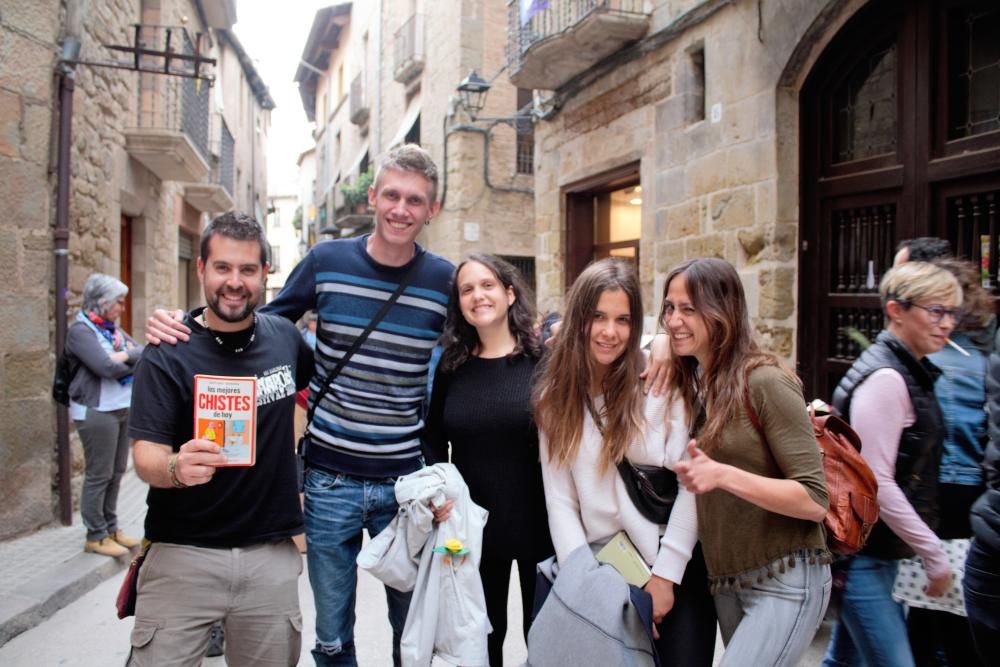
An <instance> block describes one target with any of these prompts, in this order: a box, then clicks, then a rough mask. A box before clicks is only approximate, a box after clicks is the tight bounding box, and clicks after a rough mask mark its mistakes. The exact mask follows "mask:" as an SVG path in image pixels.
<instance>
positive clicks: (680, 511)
mask: <svg viewBox="0 0 1000 667" xmlns="http://www.w3.org/2000/svg"><path fill="white" fill-rule="evenodd" d="M641 333H642V299H641V295H640V292H639V281H638V277H637V275H636V273H635V268H634V267H633V265H632V264H631V263H629V262H627V261H624V260H618V259H605V260H601V261H598V262H595V263H594V264H591V265H590V266H589V267H587V269H585V270H584V271H583V273H581V274H580V276H579V277H578V278H577V280H576V281H575V282H574V284H573V287H572V289H571V290H570V293H569V297H568V300H567V304H566V317H565V319H564V320H563V325H562V328H561V330H560V335H559V336H558V337H557V338H556V340H555V344H554V346H553V349H552V351H551V354H550V355H549V356H548V359H547V360H546V361H545V368H544V370H543V373H542V376H541V378H540V381H539V383H538V385H537V387H536V406H535V419H536V421H537V422H538V426H539V449H540V454H541V462H542V479H543V482H544V486H545V502H546V506H547V508H548V514H549V529H550V532H551V534H552V542H553V545H554V546H555V550H556V558H557V559H565V558H566V557H567V556H568V555H569V554H570V553H571V552H572V551H573V550H575V549H576V548H578V547H580V546H582V545H585V544H599V543H602V542H606V541H607V540H608V539H609V538H611V537H612V536H613V535H614V534H615V533H617V532H618V531H621V530H624V531H625V533H626V534H627V535H628V537H629V538H630V539H631V540H632V542H633V543H634V544H635V546H636V548H637V549H638V551H639V553H640V554H641V555H642V557H643V559H644V560H645V561H646V563H647V564H648V565H649V566H650V568H651V570H652V573H653V576H652V578H651V579H650V580H649V583H647V584H646V586H645V590H646V591H647V592H648V593H649V594H650V595H651V596H652V599H653V619H654V627H653V636H654V638H656V640H657V641H656V649H657V652H658V653H659V655H660V659H661V661H662V663H663V664H664V665H674V664H676V665H692V666H699V665H711V664H712V654H713V651H714V646H715V629H716V623H715V610H714V607H713V604H712V599H711V596H710V595H709V592H708V585H707V575H706V571H705V564H704V559H703V558H702V556H701V551H700V549H698V548H696V542H697V539H698V523H697V517H696V513H695V504H694V498H693V497H692V496H691V495H690V494H689V493H688V492H687V491H686V490H685V489H684V488H683V487H681V488H680V489H679V493H678V496H677V499H676V502H675V504H674V507H673V510H672V512H671V515H670V520H669V523H668V524H667V525H666V526H660V525H657V524H655V523H653V522H651V521H649V520H648V519H646V518H645V517H644V516H643V515H642V514H641V513H640V512H639V510H638V509H637V508H636V507H635V504H634V503H633V502H632V500H631V498H630V497H629V495H628V492H627V491H626V488H625V484H624V482H623V481H622V479H621V475H620V474H619V472H618V469H617V464H618V463H619V462H620V461H621V460H622V459H623V458H625V457H627V458H628V460H629V461H630V462H632V463H634V464H643V465H655V466H665V467H667V468H671V469H672V468H673V466H674V464H675V463H676V462H678V461H679V460H681V459H682V458H683V457H685V456H686V446H687V442H688V430H687V427H686V425H685V424H686V422H685V416H684V412H683V408H682V407H681V404H680V402H679V401H678V402H677V403H675V404H673V405H671V404H668V403H667V399H666V397H664V396H661V397H654V396H653V395H652V394H650V395H648V396H646V395H644V394H643V393H642V387H641V381H640V379H639V374H640V372H641V371H642V369H643V366H644V364H645V361H644V359H643V354H642V351H641V350H640V348H639V339H640V336H641Z"/></svg>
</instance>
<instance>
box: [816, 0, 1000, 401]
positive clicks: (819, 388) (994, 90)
mask: <svg viewBox="0 0 1000 667" xmlns="http://www.w3.org/2000/svg"><path fill="white" fill-rule="evenodd" d="M800 113H801V123H800V127H801V132H802V134H801V142H800V145H801V146H802V169H801V174H802V189H801V195H802V196H801V207H800V211H801V229H800V247H799V267H800V282H799V323H798V324H799V334H798V336H799V339H798V351H799V354H798V358H799V372H800V374H801V376H802V379H803V381H804V382H805V385H806V387H805V390H806V394H807V396H809V397H812V396H818V397H821V398H825V399H829V398H830V395H831V394H832V392H833V388H834V387H835V386H836V384H837V382H838V381H839V380H840V378H841V377H842V376H843V374H844V372H845V371H846V370H847V368H848V367H849V366H850V364H851V362H852V361H853V360H854V358H855V357H856V356H857V354H858V352H859V350H860V347H859V345H858V343H857V342H856V341H857V334H858V333H860V334H861V335H864V336H865V337H867V338H868V339H869V340H871V339H873V338H874V337H875V335H876V334H877V333H878V332H879V331H880V330H881V328H882V315H881V309H880V305H879V298H878V284H879V280H880V279H881V278H882V275H883V273H884V272H885V271H886V270H887V269H888V268H889V267H891V265H892V258H893V254H894V250H895V247H896V244H897V243H898V242H899V241H900V240H902V239H908V238H914V237H918V236H940V237H943V238H947V239H949V240H950V241H951V242H952V245H953V247H954V248H955V250H956V252H957V253H958V254H960V255H962V256H964V257H966V258H968V259H970V260H972V261H975V262H977V263H982V265H983V267H984V268H983V281H984V285H988V286H990V288H991V289H992V290H993V291H994V293H996V294H998V295H1000V290H998V288H997V285H998V282H1000V281H998V276H997V268H998V261H997V260H998V256H1000V247H998V231H1000V229H998V225H1000V216H998V211H997V209H998V204H1000V5H998V4H997V2H996V1H995V0H975V1H970V0H965V1H960V0H951V1H948V0H919V1H917V0H914V1H913V2H896V1H895V0H878V1H875V2H872V3H870V4H869V5H867V6H866V7H865V8H863V9H862V10H861V11H859V12H858V14H857V15H855V16H854V17H853V18H852V19H851V20H850V21H849V22H848V23H847V24H846V25H845V26H844V27H843V28H842V29H841V31H840V32H839V33H838V35H837V36H836V37H835V38H834V39H833V40H832V41H831V43H830V44H829V46H828V47H827V48H826V50H825V51H824V53H823V55H822V56H821V58H820V59H819V61H818V62H817V64H816V65H815V67H814V68H813V70H812V72H811V73H810V75H809V78H808V79H807V81H806V84H805V86H804V87H803V90H802V95H801V103H800ZM852 331H853V332H854V334H853V337H852Z"/></svg>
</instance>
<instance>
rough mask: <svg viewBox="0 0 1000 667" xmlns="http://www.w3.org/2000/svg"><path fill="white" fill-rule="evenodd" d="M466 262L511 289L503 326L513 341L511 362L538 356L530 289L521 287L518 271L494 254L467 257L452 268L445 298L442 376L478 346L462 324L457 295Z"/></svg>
mask: <svg viewBox="0 0 1000 667" xmlns="http://www.w3.org/2000/svg"><path fill="white" fill-rule="evenodd" d="M469 262H476V263H477V264H482V265H483V266H485V267H486V268H487V269H489V270H490V273H492V274H493V275H494V276H496V278H497V280H499V281H500V283H501V284H502V285H503V286H504V288H505V289H506V288H512V289H513V290H514V303H513V304H511V306H510V308H508V309H507V326H508V327H509V328H510V332H511V333H512V334H513V335H514V339H515V341H516V343H515V345H514V351H513V352H511V353H510V357H509V358H511V359H516V358H517V357H519V356H521V355H526V356H530V357H539V356H541V353H542V348H541V343H540V341H539V340H538V336H536V335H535V331H534V322H535V307H534V305H533V302H534V298H533V295H532V293H531V290H530V289H528V286H527V285H525V283H524V279H523V278H522V277H521V272H520V271H518V270H517V268H516V267H514V265H512V264H511V263H510V262H507V261H504V260H503V259H500V258H499V257H497V256H496V255H480V254H474V255H469V256H468V257H467V258H466V259H465V261H463V262H462V263H461V264H459V265H458V268H457V269H455V278H454V280H452V283H451V296H450V298H449V299H448V317H447V319H446V320H445V323H444V334H443V335H442V337H441V345H442V346H443V347H444V352H443V353H442V355H441V369H442V370H443V371H444V372H446V373H451V372H453V371H454V370H455V369H456V368H458V367H459V366H461V365H462V364H464V363H465V362H466V361H468V360H469V357H472V356H474V355H475V353H476V350H477V348H478V347H479V334H478V333H477V332H476V328H475V327H474V326H472V325H471V324H469V323H468V322H466V321H465V317H464V316H463V315H462V307H461V304H460V302H459V295H458V274H459V273H460V272H461V271H462V267H463V266H465V265H466V264H468V263H469Z"/></svg>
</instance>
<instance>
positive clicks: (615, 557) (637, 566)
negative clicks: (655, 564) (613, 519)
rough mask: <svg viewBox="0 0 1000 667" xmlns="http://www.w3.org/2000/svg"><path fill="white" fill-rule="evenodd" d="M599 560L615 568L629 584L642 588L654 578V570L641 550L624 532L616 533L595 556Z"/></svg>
mask: <svg viewBox="0 0 1000 667" xmlns="http://www.w3.org/2000/svg"><path fill="white" fill-rule="evenodd" d="M595 557H596V558H597V560H599V561H601V562H602V563H607V564H608V565H611V566H612V567H614V568H615V569H616V570H618V572H619V573H620V574H621V575H622V577H623V578H624V579H625V581H627V582H628V583H630V584H632V585H633V586H638V587H639V588H642V587H643V586H645V585H646V582H647V581H649V578H650V577H652V576H653V572H652V570H650V569H649V566H648V565H646V561H644V560H643V559H642V555H640V554H639V550H638V549H636V548H635V545H634V544H632V540H630V539H629V538H628V535H626V534H625V531H624V530H619V531H618V532H617V533H615V535H614V537H612V538H611V541H610V542H608V543H607V544H605V545H604V546H603V547H601V550H600V551H598V552H597V554H596V555H595Z"/></svg>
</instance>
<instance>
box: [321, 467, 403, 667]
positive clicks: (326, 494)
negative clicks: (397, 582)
mask: <svg viewBox="0 0 1000 667" xmlns="http://www.w3.org/2000/svg"><path fill="white" fill-rule="evenodd" d="M394 487H395V479H391V478H385V479H362V478H358V477H351V476H349V475H344V474H337V475H333V474H330V473H327V472H324V471H322V470H317V469H316V468H309V469H307V470H306V473H305V481H304V490H305V525H306V544H307V547H308V550H307V553H306V557H307V558H308V562H309V584H310V585H311V586H312V590H313V597H314V598H315V601H316V646H315V648H313V650H312V654H313V659H314V660H315V661H316V664H317V665H349V666H351V667H354V666H356V665H357V664H358V662H357V657H356V652H355V647H354V620H355V614H354V604H355V598H356V592H357V584H358V567H357V563H356V559H357V557H358V552H359V551H361V531H362V530H363V529H366V530H367V531H368V534H369V535H371V536H374V535H377V534H378V533H379V532H381V531H382V530H383V529H384V528H385V527H386V526H387V525H389V522H390V521H392V519H393V517H395V516H396V510H397V509H398V505H397V504H396V494H395V491H394ZM385 593H386V601H387V602H388V606H389V623H390V625H392V659H393V664H395V665H396V667H399V665H400V659H399V639H400V637H401V635H402V633H403V625H404V624H405V623H406V612H407V610H408V609H409V606H410V593H402V592H400V591H397V590H395V589H393V588H389V587H386V589H385Z"/></svg>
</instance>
